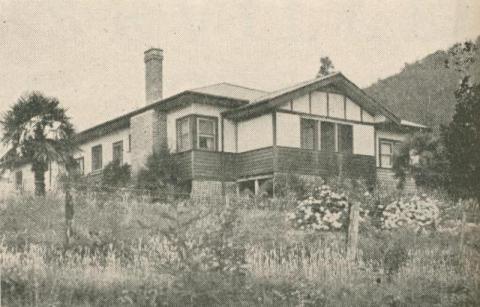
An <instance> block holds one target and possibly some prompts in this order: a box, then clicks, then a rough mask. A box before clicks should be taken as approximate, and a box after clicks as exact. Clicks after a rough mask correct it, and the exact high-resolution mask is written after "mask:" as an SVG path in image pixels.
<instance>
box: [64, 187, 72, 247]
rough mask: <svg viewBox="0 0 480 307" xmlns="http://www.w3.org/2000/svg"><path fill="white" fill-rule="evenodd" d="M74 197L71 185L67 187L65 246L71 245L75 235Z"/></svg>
mask: <svg viewBox="0 0 480 307" xmlns="http://www.w3.org/2000/svg"><path fill="white" fill-rule="evenodd" d="M73 215H74V211H73V198H72V194H71V193H70V187H69V186H68V185H67V187H66V188H65V247H66V248H68V247H69V246H70V242H71V238H72V235H73Z"/></svg>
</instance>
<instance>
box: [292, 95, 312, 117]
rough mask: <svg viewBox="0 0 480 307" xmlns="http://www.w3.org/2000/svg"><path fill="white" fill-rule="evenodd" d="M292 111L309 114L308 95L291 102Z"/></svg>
mask: <svg viewBox="0 0 480 307" xmlns="http://www.w3.org/2000/svg"><path fill="white" fill-rule="evenodd" d="M293 111H295V112H302V113H310V100H309V97H308V95H304V96H301V97H299V98H297V99H294V100H293Z"/></svg>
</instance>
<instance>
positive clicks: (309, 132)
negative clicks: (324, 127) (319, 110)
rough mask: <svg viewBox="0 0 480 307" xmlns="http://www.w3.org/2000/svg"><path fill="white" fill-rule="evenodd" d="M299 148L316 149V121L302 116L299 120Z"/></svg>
mask: <svg viewBox="0 0 480 307" xmlns="http://www.w3.org/2000/svg"><path fill="white" fill-rule="evenodd" d="M300 129H301V133H300V135H301V148H303V149H317V148H318V145H317V140H318V121H316V120H313V119H306V118H302V119H301V121H300Z"/></svg>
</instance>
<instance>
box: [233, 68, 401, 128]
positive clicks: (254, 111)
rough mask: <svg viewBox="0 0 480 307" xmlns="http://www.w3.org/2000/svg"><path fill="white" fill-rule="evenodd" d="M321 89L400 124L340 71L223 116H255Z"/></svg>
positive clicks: (298, 85)
mask: <svg viewBox="0 0 480 307" xmlns="http://www.w3.org/2000/svg"><path fill="white" fill-rule="evenodd" d="M322 89H323V90H327V91H328V90H335V91H339V92H342V93H344V94H345V95H346V96H348V97H349V98H350V99H352V100H353V101H355V102H357V103H358V104H359V105H360V106H361V107H363V108H364V109H365V110H366V111H367V112H369V113H371V114H372V115H377V114H381V115H384V116H385V117H386V118H388V119H390V120H391V121H393V122H395V123H396V124H400V119H399V118H398V117H397V116H396V115H395V114H394V113H393V112H391V111H390V110H388V109H387V108H386V107H385V106H383V105H382V104H380V103H378V102H377V101H375V100H374V99H373V98H371V97H370V96H368V95H367V94H366V93H365V92H364V91H363V90H362V89H361V88H359V87H358V86H356V85H355V84H354V83H353V82H352V81H350V80H348V79H347V78H346V77H345V76H344V75H343V74H342V73H340V72H338V73H333V74H330V75H327V76H323V77H319V78H315V79H312V80H308V81H304V82H301V83H298V84H295V85H293V86H290V87H287V88H283V89H280V90H278V91H274V92H271V93H268V94H266V95H263V96H261V97H259V98H257V99H255V100H253V101H251V102H250V103H249V104H248V105H244V106H242V107H239V108H236V109H234V110H229V111H225V112H224V116H225V117H226V118H231V119H243V118H250V117H255V116H257V115H259V114H263V113H265V112H269V111H271V110H273V109H274V108H276V107H278V106H280V105H282V104H284V103H286V102H288V101H290V100H292V99H295V98H298V97H300V96H302V95H305V94H307V93H309V92H311V91H315V90H322Z"/></svg>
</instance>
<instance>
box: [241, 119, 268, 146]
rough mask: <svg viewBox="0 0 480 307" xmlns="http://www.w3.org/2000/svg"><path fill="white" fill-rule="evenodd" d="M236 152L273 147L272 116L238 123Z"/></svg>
mask: <svg viewBox="0 0 480 307" xmlns="http://www.w3.org/2000/svg"><path fill="white" fill-rule="evenodd" d="M237 126H238V152H244V151H248V150H253V149H258V148H263V147H268V146H273V126H272V114H265V115H262V116H259V117H256V118H252V119H249V120H246V121H242V122H239V123H238V124H237Z"/></svg>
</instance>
